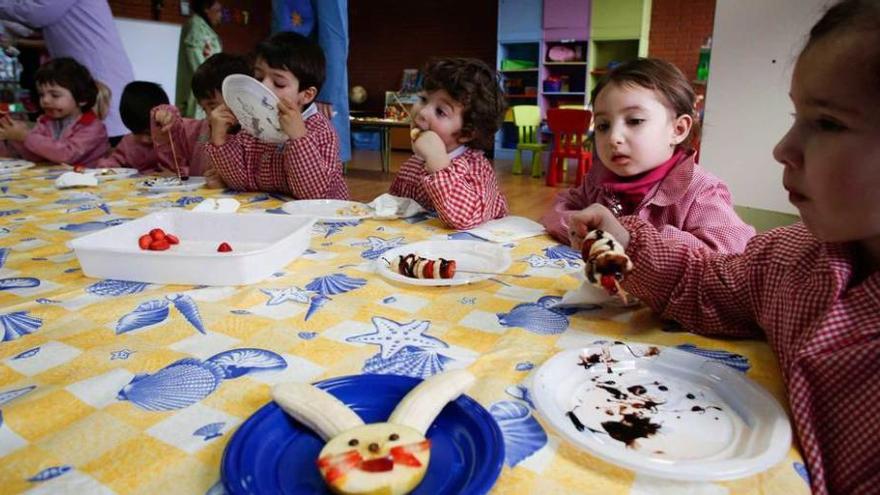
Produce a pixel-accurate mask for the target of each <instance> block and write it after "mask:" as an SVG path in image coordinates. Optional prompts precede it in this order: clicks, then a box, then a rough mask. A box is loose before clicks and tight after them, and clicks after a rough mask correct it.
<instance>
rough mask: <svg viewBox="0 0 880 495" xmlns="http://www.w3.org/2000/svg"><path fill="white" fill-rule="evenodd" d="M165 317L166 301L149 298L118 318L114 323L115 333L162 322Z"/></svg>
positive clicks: (166, 316) (166, 315)
mask: <svg viewBox="0 0 880 495" xmlns="http://www.w3.org/2000/svg"><path fill="white" fill-rule="evenodd" d="M166 318H168V301H166V300H164V299H151V300H149V301H145V302H142V303H140V304H139V305H138V307H136V308H134V310H132V311H131V312H130V313H128V314H126V315H124V316H123V317H122V318H120V319H119V321H118V322H117V323H116V333H117V334H123V333H127V332H130V331H132V330H137V329H140V328H144V327H148V326H150V325H155V324H157V323H162V322H163V321H165V319H166Z"/></svg>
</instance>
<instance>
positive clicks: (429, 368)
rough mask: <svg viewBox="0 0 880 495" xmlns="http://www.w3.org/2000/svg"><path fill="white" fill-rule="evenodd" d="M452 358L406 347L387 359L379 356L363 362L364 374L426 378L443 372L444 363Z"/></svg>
mask: <svg viewBox="0 0 880 495" xmlns="http://www.w3.org/2000/svg"><path fill="white" fill-rule="evenodd" d="M450 361H452V358H449V357H446V356H444V355H442V354H438V353H436V352H433V351H430V350H426V349H420V348H418V347H414V346H406V347H404V348H403V349H401V350H399V351H398V352H397V353H396V354H394V355H393V356H391V357H390V358H388V359H383V358H382V355H381V354H376V355H375V356H373V357H371V358H370V359H367V360H366V361H365V362H364V373H375V374H379V375H403V376H411V377H414V378H428V377H429V376H432V375H435V374H437V373H440V372H442V371H443V370H444V367H445V365H446V363H448V362H450Z"/></svg>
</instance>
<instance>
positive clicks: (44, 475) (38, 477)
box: [27, 465, 73, 483]
mask: <svg viewBox="0 0 880 495" xmlns="http://www.w3.org/2000/svg"><path fill="white" fill-rule="evenodd" d="M71 469H73V467H71V466H68V465H64V466H52V467H50V468H46V469H44V470H42V471H40V472H39V473H37V474H35V475H33V476H31V477H30V478H28V479H27V480H28V481H30V482H32V483H35V482H40V481H48V480H51V479H52V478H57V477H59V476H61V475H62V474H64V473H66V472H68V471H70V470H71Z"/></svg>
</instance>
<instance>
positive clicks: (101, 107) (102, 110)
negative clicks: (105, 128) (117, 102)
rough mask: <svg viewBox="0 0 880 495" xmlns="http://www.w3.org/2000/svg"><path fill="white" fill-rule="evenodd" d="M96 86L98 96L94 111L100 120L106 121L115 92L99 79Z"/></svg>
mask: <svg viewBox="0 0 880 495" xmlns="http://www.w3.org/2000/svg"><path fill="white" fill-rule="evenodd" d="M95 85H96V86H97V87H98V96H97V98H95V106H94V107H92V111H93V112H95V115H97V116H98V118H99V119H101V120H104V119H105V118H106V117H107V114H108V113H110V99H111V98H112V97H113V92H112V91H110V88H109V87H107V85H106V84H104V83H102V82H101V81H98V80H97V79H96V80H95Z"/></svg>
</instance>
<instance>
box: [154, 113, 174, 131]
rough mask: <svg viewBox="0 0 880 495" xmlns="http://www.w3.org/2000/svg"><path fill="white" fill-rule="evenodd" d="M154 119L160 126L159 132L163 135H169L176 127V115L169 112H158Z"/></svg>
mask: <svg viewBox="0 0 880 495" xmlns="http://www.w3.org/2000/svg"><path fill="white" fill-rule="evenodd" d="M153 119H154V120H155V121H156V123H157V124H159V131H161V132H162V134H167V133H168V132H170V131H171V128H172V127H173V126H174V114H173V113H171V112H170V111H168V110H165V109H161V110H156V113H155V114H154V115H153Z"/></svg>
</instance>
